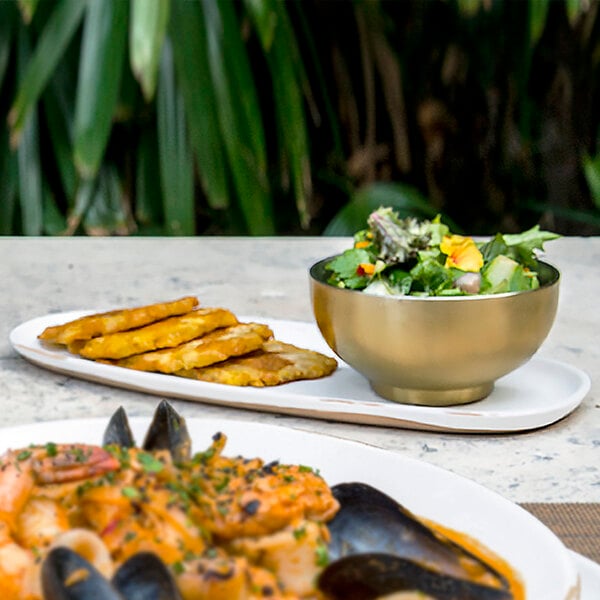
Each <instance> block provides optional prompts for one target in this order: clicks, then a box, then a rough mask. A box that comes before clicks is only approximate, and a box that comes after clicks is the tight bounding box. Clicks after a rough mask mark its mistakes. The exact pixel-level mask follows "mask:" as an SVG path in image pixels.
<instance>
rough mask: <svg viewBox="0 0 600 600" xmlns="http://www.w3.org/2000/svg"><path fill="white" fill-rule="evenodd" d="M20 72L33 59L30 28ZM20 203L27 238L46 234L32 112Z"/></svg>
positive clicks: (22, 147) (23, 35)
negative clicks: (44, 231)
mask: <svg viewBox="0 0 600 600" xmlns="http://www.w3.org/2000/svg"><path fill="white" fill-rule="evenodd" d="M17 50H18V52H17V72H18V76H19V77H23V76H24V73H25V69H26V65H27V61H28V60H29V56H30V52H31V49H30V43H29V39H28V32H27V30H26V29H20V30H19V39H18V48H17ZM17 164H18V183H19V204H20V207H21V223H22V230H23V234H24V235H41V234H42V232H43V208H42V203H43V200H42V173H41V168H40V148H39V131H38V116H37V113H36V112H32V113H31V114H30V115H29V117H28V118H27V121H26V123H25V125H24V127H23V133H22V139H21V143H20V144H19V148H18V149H17Z"/></svg>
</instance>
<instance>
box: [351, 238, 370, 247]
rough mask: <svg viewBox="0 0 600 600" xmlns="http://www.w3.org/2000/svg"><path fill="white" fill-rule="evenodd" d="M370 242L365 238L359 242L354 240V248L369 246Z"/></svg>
mask: <svg viewBox="0 0 600 600" xmlns="http://www.w3.org/2000/svg"><path fill="white" fill-rule="evenodd" d="M370 245H371V242H369V241H367V240H362V241H361V242H356V243H355V244H354V247H355V248H366V247H367V246H370Z"/></svg>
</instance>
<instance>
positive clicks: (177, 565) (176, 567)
mask: <svg viewBox="0 0 600 600" xmlns="http://www.w3.org/2000/svg"><path fill="white" fill-rule="evenodd" d="M172 568H173V572H174V573H175V574H176V575H181V574H182V573H183V572H184V571H185V567H184V566H183V563H182V562H181V561H180V560H178V561H177V562H174V563H173V564H172Z"/></svg>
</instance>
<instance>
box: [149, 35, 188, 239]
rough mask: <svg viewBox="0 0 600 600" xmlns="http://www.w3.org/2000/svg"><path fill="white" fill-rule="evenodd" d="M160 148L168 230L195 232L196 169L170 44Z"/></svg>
mask: <svg viewBox="0 0 600 600" xmlns="http://www.w3.org/2000/svg"><path fill="white" fill-rule="evenodd" d="M157 100H158V148H159V156H160V173H161V183H162V190H163V196H164V201H163V210H164V215H165V223H166V230H167V233H169V234H171V235H194V233H195V219H194V169H193V156H192V153H191V150H190V147H189V143H188V137H187V128H186V117H185V107H184V103H183V98H182V97H181V94H180V93H179V90H178V89H177V88H176V86H175V73H174V67H173V55H172V50H171V45H170V43H169V42H167V43H166V44H165V46H164V48H163V55H162V59H161V69H160V86H159V89H158V99H157Z"/></svg>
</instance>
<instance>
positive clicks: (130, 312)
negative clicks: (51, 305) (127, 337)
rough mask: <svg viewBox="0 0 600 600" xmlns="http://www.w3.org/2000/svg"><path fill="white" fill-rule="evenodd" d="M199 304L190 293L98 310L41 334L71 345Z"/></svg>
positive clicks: (177, 313)
mask: <svg viewBox="0 0 600 600" xmlns="http://www.w3.org/2000/svg"><path fill="white" fill-rule="evenodd" d="M197 305H198V298H195V297H194V296H186V297H184V298H179V299H178V300H173V301H170V302H158V303H157V304H149V305H146V306H138V307H135V308H125V309H119V310H111V311H108V312H104V313H96V314H93V315H88V316H86V317H81V318H79V319H75V320H74V321H69V322H68V323H64V324H62V325H54V326H52V327H46V329H44V331H43V332H42V333H41V334H40V335H39V336H38V337H39V339H41V340H45V341H47V342H53V343H55V344H65V345H67V344H70V343H71V342H74V341H75V340H90V339H92V338H94V337H98V336H102V335H108V334H111V333H116V332H118V331H125V330H128V329H134V328H137V327H143V326H144V325H148V324H149V323H153V322H154V321H159V320H162V319H166V318H167V317H171V316H174V315H182V314H185V313H187V312H190V311H191V310H193V308H194V307H195V306H197Z"/></svg>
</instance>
